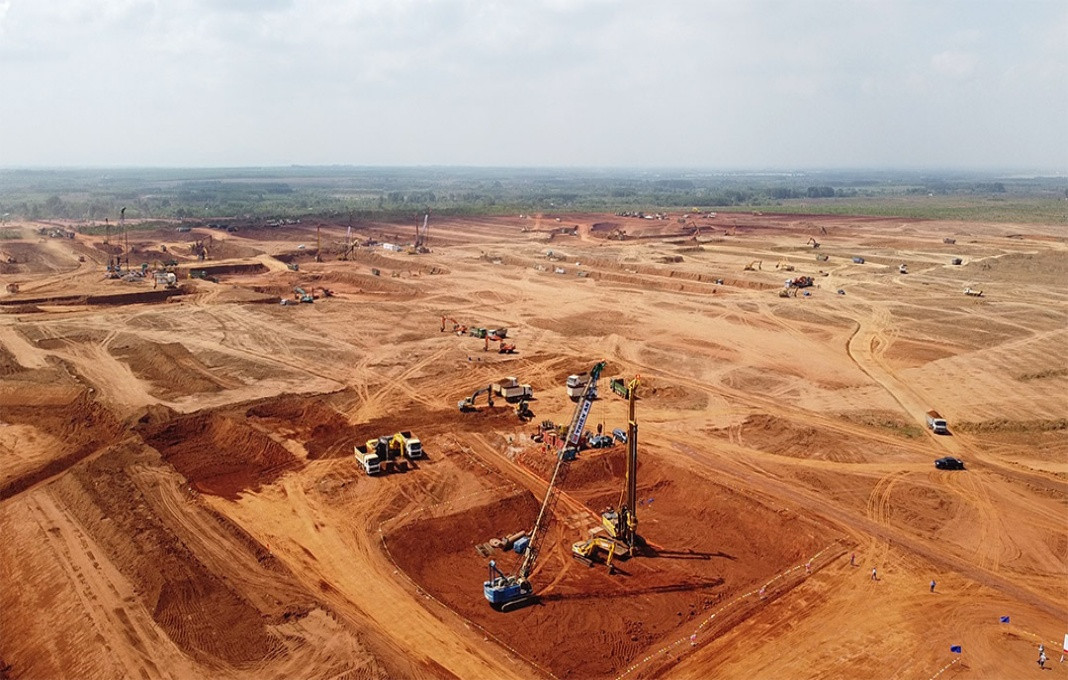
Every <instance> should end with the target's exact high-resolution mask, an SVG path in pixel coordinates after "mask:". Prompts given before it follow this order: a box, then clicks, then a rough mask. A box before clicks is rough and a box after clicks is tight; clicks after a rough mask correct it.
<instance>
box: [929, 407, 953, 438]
mask: <svg viewBox="0 0 1068 680" xmlns="http://www.w3.org/2000/svg"><path fill="white" fill-rule="evenodd" d="M927 427H929V428H931V432H934V433H935V434H949V428H948V427H947V426H946V419H945V418H943V417H942V416H941V415H939V413H938V411H928V412H927Z"/></svg>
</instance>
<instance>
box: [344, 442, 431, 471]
mask: <svg viewBox="0 0 1068 680" xmlns="http://www.w3.org/2000/svg"><path fill="white" fill-rule="evenodd" d="M353 450H354V453H355V455H356V460H357V462H359V464H360V465H361V466H362V467H363V471H364V472H366V473H367V474H369V475H377V474H379V473H380V472H405V471H407V470H408V465H409V461H413V460H417V459H419V458H422V457H423V456H424V455H425V454H424V453H423V443H422V442H421V441H419V439H418V437H416V436H414V435H413V434H412V433H411V432H408V431H404V432H398V433H396V434H395V435H393V436H392V437H391V436H389V435H385V436H381V437H378V438H376V439H368V440H367V443H365V444H357V445H355V446H354V447H353Z"/></svg>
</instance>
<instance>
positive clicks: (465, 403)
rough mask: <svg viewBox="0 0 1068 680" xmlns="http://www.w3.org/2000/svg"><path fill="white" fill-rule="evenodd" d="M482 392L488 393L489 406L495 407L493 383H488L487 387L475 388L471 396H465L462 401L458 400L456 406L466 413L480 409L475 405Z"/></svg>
mask: <svg viewBox="0 0 1068 680" xmlns="http://www.w3.org/2000/svg"><path fill="white" fill-rule="evenodd" d="M482 394H485V395H486V397H487V401H488V403H489V407H490V408H493V385H486V386H485V387H482V388H479V389H477V390H475V392H474V394H472V395H471V396H470V397H464V398H463V399H461V400H460V401H458V402H456V407H457V408H459V409H460V410H461V411H463V412H464V413H467V412H470V411H477V410H478V409H477V408H476V407H475V400H477V399H478V397H479V395H482Z"/></svg>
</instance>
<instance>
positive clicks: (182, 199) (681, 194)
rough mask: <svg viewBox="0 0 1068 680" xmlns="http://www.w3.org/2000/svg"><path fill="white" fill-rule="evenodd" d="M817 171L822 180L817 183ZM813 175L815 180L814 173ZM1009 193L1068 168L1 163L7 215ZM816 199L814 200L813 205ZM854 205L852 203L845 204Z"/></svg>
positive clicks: (242, 213) (485, 208) (486, 210)
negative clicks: (1026, 173)
mask: <svg viewBox="0 0 1068 680" xmlns="http://www.w3.org/2000/svg"><path fill="white" fill-rule="evenodd" d="M812 179H819V180H822V181H820V182H812V181H811V180H812ZM806 180H808V181H806ZM929 194H930V195H937V196H990V195H993V194H997V195H1006V194H1008V195H1011V196H1013V197H1020V196H1026V197H1032V198H1035V199H1036V200H1039V199H1040V200H1063V199H1062V197H1064V196H1068V187H1066V180H1064V179H1063V178H1057V177H1052V178H1041V177H1040V178H1025V179H1016V178H1013V179H1011V180H1010V179H1005V178H1001V177H989V176H987V177H983V176H977V175H968V174H958V175H927V174H924V173H910V172H897V173H895V172H875V171H872V172H844V171H843V172H830V171H824V172H820V173H812V174H806V173H792V174H791V173H779V174H775V173H767V174H761V173H734V174H732V173H723V172H711V171H709V172H700V171H678V172H675V173H671V172H666V171H657V172H653V171H647V170H632V171H623V170H619V171H616V170H560V169H479V168H425V169H424V168H358V167H326V168H315V167H299V166H296V167H292V168H246V169H241V168H237V169H185V170H182V169H166V170H163V169H144V170H136V169H129V170H127V169H122V170H48V171H38V170H32V171H31V170H0V214H5V213H6V214H9V215H12V216H22V217H26V218H29V219H47V218H65V219H73V220H91V221H102V220H103V219H104V218H109V219H111V220H112V221H116V220H117V219H118V215H119V211H120V210H121V209H122V208H123V207H126V208H127V211H126V216H127V217H129V218H138V219H144V218H193V219H202V218H211V217H246V216H247V217H257V216H261V217H299V216H301V215H309V214H322V215H347V214H360V215H363V216H375V215H377V216H382V217H386V216H394V215H399V216H412V215H416V214H419V215H421V214H422V212H423V211H424V210H426V209H430V210H431V211H433V212H435V213H437V214H509V213H524V214H530V213H536V212H544V213H552V212H560V211H605V212H618V211H645V212H655V211H656V210H658V209H661V208H670V207H682V208H687V209H688V208H690V207H697V206H700V207H702V208H708V209H716V208H724V209H729V208H739V209H745V208H747V207H750V208H756V207H773V208H777V209H783V210H789V209H792V207H793V206H795V205H796V206H797V207H801V203H806V204H807V202H810V201H819V206H820V207H819V210H821V211H826V212H833V211H835V210H837V209H838V208H836V207H835V206H836V205H838V203H839V202H844V201H855V200H865V199H873V200H875V199H885V198H893V197H895V196H897V197H909V196H915V197H921V196H923V197H925V196H927V195H929ZM809 209H811V207H810V208H809ZM843 209H845V208H843Z"/></svg>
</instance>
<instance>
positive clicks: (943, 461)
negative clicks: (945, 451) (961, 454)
mask: <svg viewBox="0 0 1068 680" xmlns="http://www.w3.org/2000/svg"><path fill="white" fill-rule="evenodd" d="M934 463H935V467H936V468H938V469H939V470H963V469H964V461H963V460H961V459H960V458H954V457H953V456H946V457H945V458H939V459H938V460H936V461H935V462H934Z"/></svg>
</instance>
